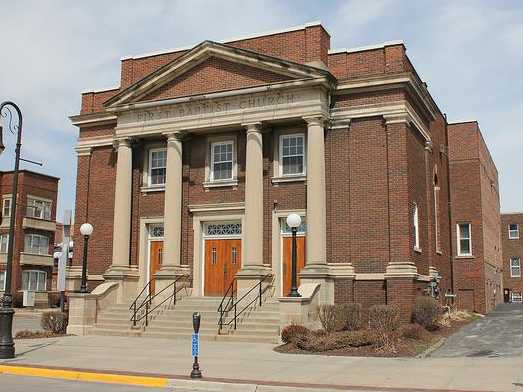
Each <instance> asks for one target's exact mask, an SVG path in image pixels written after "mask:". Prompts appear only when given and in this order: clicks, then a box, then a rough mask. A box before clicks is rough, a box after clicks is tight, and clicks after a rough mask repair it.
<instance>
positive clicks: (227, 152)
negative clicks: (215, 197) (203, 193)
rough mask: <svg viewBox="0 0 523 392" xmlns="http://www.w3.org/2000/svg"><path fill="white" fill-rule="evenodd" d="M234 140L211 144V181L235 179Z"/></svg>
mask: <svg viewBox="0 0 523 392" xmlns="http://www.w3.org/2000/svg"><path fill="white" fill-rule="evenodd" d="M233 164H234V142H232V141H226V142H216V143H212V144H211V175H210V180H211V181H224V180H232V179H233Z"/></svg>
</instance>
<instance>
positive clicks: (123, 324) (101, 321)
mask: <svg viewBox="0 0 523 392" xmlns="http://www.w3.org/2000/svg"><path fill="white" fill-rule="evenodd" d="M221 300H222V299H221V298H220V297H185V298H183V299H181V300H179V301H178V302H177V304H176V306H175V307H174V308H172V309H166V310H164V311H162V312H160V313H159V314H157V315H156V316H153V317H152V319H151V320H150V321H149V326H148V327H147V328H145V330H144V329H142V328H138V329H133V328H132V323H131V322H130V321H129V320H130V317H131V314H130V312H129V306H130V304H120V305H113V306H111V307H109V308H108V309H106V310H104V311H103V312H101V314H100V315H99V316H98V320H97V323H96V324H95V326H94V327H93V328H92V329H91V330H90V331H89V334H90V335H104V336H143V337H152V338H170V339H182V338H187V339H188V338H190V337H191V334H192V333H193V327H192V315H193V313H194V312H199V313H200V315H201V325H200V338H201V339H202V340H219V341H235V342H258V343H278V342H279V334H280V331H279V317H280V316H279V312H278V309H279V308H278V306H279V304H278V303H276V302H270V300H268V301H267V302H266V303H264V304H263V306H262V307H261V308H255V309H252V310H246V311H245V312H244V313H243V314H242V315H241V316H240V317H239V320H238V324H237V329H236V330H234V328H233V326H232V324H231V325H229V326H224V328H223V329H222V332H221V334H218V317H219V316H218V312H217V309H218V306H219V305H220V302H221ZM228 320H229V319H228Z"/></svg>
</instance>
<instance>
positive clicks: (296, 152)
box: [280, 134, 305, 176]
mask: <svg viewBox="0 0 523 392" xmlns="http://www.w3.org/2000/svg"><path fill="white" fill-rule="evenodd" d="M280 167H281V173H280V174H281V175H282V176H296V175H303V174H305V135H303V134H295V135H282V136H281V137H280Z"/></svg>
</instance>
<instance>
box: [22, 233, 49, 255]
mask: <svg viewBox="0 0 523 392" xmlns="http://www.w3.org/2000/svg"><path fill="white" fill-rule="evenodd" d="M35 237H38V238H45V239H46V240H47V248H46V250H45V252H44V253H41V252H40V250H41V248H38V251H37V252H34V251H33V250H34V249H30V250H28V245H27V244H28V242H31V245H32V243H33V241H34V238H35ZM29 238H31V239H29ZM49 242H50V240H49V237H48V236H45V235H42V234H34V233H28V234H26V235H25V236H24V253H27V254H32V255H42V256H48V255H49ZM31 248H33V247H32V246H31Z"/></svg>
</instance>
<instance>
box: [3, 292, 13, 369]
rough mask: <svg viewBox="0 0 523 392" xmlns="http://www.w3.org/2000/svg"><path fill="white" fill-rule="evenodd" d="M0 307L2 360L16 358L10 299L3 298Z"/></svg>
mask: <svg viewBox="0 0 523 392" xmlns="http://www.w3.org/2000/svg"><path fill="white" fill-rule="evenodd" d="M3 301H4V302H3V303H2V306H1V307H0V359H11V358H14V357H15V343H14V341H13V315H14V314H15V311H14V310H13V308H12V307H11V300H10V298H9V299H7V298H6V297H5V296H4V298H3Z"/></svg>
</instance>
